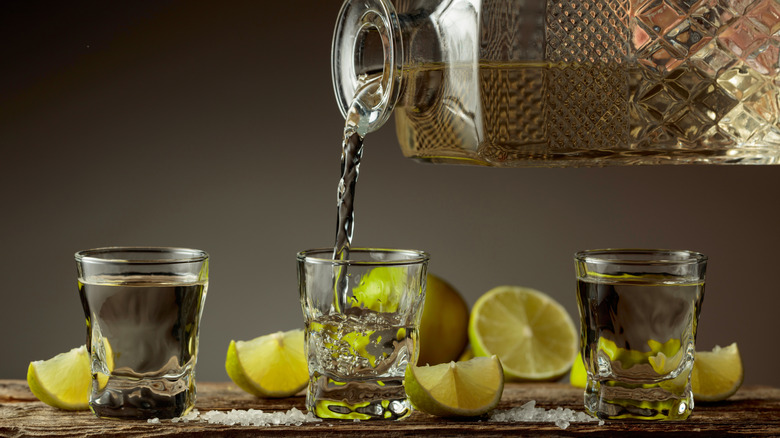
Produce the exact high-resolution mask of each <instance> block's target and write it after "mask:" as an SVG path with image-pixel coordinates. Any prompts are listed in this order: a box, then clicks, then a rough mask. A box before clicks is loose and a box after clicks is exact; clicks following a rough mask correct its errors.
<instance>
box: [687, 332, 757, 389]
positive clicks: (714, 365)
mask: <svg viewBox="0 0 780 438" xmlns="http://www.w3.org/2000/svg"><path fill="white" fill-rule="evenodd" d="M743 378H744V373H743V370H742V358H741V357H740V355H739V349H738V348H737V343H736V342H735V343H733V344H731V345H729V346H728V347H723V348H721V347H719V346H716V347H715V348H714V349H712V351H697V352H696V354H695V355H694V360H693V372H691V388H692V389H693V398H694V400H696V401H705V402H711V401H720V400H725V399H727V398H729V397H731V396H732V395H733V394H734V393H735V392H737V390H738V389H739V387H740V386H742V379H743Z"/></svg>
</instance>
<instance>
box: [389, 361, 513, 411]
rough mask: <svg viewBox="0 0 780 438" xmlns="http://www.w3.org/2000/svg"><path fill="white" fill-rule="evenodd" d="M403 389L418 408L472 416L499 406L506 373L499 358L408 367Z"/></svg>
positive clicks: (410, 365)
mask: <svg viewBox="0 0 780 438" xmlns="http://www.w3.org/2000/svg"><path fill="white" fill-rule="evenodd" d="M404 387H405V388H406V394H407V395H408V396H409V401H411V402H412V405H414V407H415V408H417V409H419V410H421V411H423V412H427V413H429V414H432V415H437V416H440V417H473V416H477V415H482V414H484V413H486V412H488V411H490V410H491V409H493V408H495V407H496V405H498V402H499V400H501V394H503V392H504V372H503V369H502V367H501V361H500V360H499V359H498V357H496V356H492V357H489V358H488V357H475V358H473V359H470V360H467V361H464V362H450V363H448V364H447V363H444V364H439V365H433V366H427V365H426V366H422V367H417V366H414V365H412V364H409V366H407V368H406V376H405V378H404Z"/></svg>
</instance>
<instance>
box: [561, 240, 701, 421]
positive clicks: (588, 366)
mask: <svg viewBox="0 0 780 438" xmlns="http://www.w3.org/2000/svg"><path fill="white" fill-rule="evenodd" d="M575 265H576V271H577V303H578V305H579V311H580V321H581V335H580V339H581V345H580V348H581V352H582V359H583V361H584V363H585V370H586V371H587V376H588V381H587V386H586V389H585V410H586V411H587V412H588V413H590V414H591V415H593V416H596V417H599V418H602V419H620V418H633V419H644V420H683V419H686V418H688V416H689V415H690V414H691V411H692V410H693V394H692V392H691V370H692V368H693V360H694V350H695V340H696V326H697V323H698V318H699V312H700V311H701V304H702V299H703V297H704V274H705V271H706V267H707V257H706V256H704V255H703V254H700V253H697V252H692V251H677V250H664V249H604V250H590V251H582V252H579V253H577V254H576V255H575Z"/></svg>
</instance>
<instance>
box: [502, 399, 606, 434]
mask: <svg viewBox="0 0 780 438" xmlns="http://www.w3.org/2000/svg"><path fill="white" fill-rule="evenodd" d="M488 421H501V422H522V421H528V422H549V423H555V425H556V426H558V427H560V428H561V429H566V428H567V427H569V424H571V423H583V422H596V421H598V422H599V426H602V425H603V424H604V420H599V419H597V418H593V417H591V416H590V415H588V414H586V413H584V412H576V411H573V410H571V409H569V408H565V409H564V408H560V407H558V408H555V409H549V410H548V409H544V408H537V407H536V401H535V400H531V401H529V402H528V403H526V404H524V405H522V406H520V407H519V408H512V409H505V410H500V411H499V410H496V411H493V413H492V414H491V415H490V418H489V419H488Z"/></svg>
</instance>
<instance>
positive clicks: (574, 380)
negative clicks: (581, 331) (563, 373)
mask: <svg viewBox="0 0 780 438" xmlns="http://www.w3.org/2000/svg"><path fill="white" fill-rule="evenodd" d="M569 383H570V384H571V385H572V386H575V387H577V388H584V387H586V386H588V372H587V371H585V363H584V362H583V361H582V353H577V358H576V359H574V364H572V366H571V372H570V373H569Z"/></svg>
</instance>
